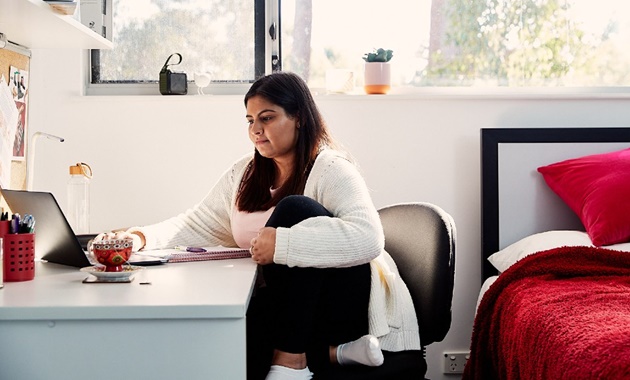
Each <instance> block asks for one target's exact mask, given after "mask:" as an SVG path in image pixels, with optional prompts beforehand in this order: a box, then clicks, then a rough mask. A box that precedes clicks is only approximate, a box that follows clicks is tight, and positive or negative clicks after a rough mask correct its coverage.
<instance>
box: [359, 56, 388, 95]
mask: <svg viewBox="0 0 630 380" xmlns="http://www.w3.org/2000/svg"><path fill="white" fill-rule="evenodd" d="M391 77H392V75H391V69H390V64H389V62H365V65H364V83H363V87H364V89H365V93H366V94H387V93H388V92H389V90H390V89H391V88H392V79H391Z"/></svg>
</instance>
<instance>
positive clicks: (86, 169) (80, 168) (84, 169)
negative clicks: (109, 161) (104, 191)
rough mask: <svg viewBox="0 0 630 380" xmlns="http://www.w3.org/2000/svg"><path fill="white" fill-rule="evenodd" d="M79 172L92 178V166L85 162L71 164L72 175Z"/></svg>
mask: <svg viewBox="0 0 630 380" xmlns="http://www.w3.org/2000/svg"><path fill="white" fill-rule="evenodd" d="M77 174H79V175H84V176H85V177H86V178H92V168H91V167H90V165H88V164H86V163H84V162H78V163H77V164H76V165H73V166H70V175H77Z"/></svg>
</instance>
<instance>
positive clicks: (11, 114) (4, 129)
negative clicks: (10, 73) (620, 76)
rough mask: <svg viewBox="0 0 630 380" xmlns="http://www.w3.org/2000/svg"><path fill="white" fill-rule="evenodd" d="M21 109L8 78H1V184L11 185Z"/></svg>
mask: <svg viewBox="0 0 630 380" xmlns="http://www.w3.org/2000/svg"><path fill="white" fill-rule="evenodd" d="M18 117H19V111H18V109H17V106H16V104H15V101H14V100H13V94H12V93H11V90H10V89H9V86H8V84H7V80H6V78H5V77H4V75H2V77H1V78H0V186H2V187H3V188H8V187H10V185H11V157H12V156H13V143H14V142H15V132H16V130H17V125H18Z"/></svg>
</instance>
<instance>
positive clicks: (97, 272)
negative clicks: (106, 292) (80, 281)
mask: <svg viewBox="0 0 630 380" xmlns="http://www.w3.org/2000/svg"><path fill="white" fill-rule="evenodd" d="M143 269H144V268H143V267H140V266H135V265H125V266H124V267H123V270H122V271H121V272H105V267H104V266H98V267H96V266H92V267H85V268H81V269H80V270H81V272H85V273H89V274H91V275H92V276H94V277H96V278H97V279H98V280H99V281H101V282H129V281H130V280H131V277H132V276H133V275H134V274H136V273H138V272H139V271H141V270H143Z"/></svg>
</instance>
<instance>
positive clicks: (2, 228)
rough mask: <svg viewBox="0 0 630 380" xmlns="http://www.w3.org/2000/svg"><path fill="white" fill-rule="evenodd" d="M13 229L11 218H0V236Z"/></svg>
mask: <svg viewBox="0 0 630 380" xmlns="http://www.w3.org/2000/svg"><path fill="white" fill-rule="evenodd" d="M10 229H11V221H9V220H0V238H1V237H4V235H7V234H8V233H9V232H11V231H9V230H10Z"/></svg>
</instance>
